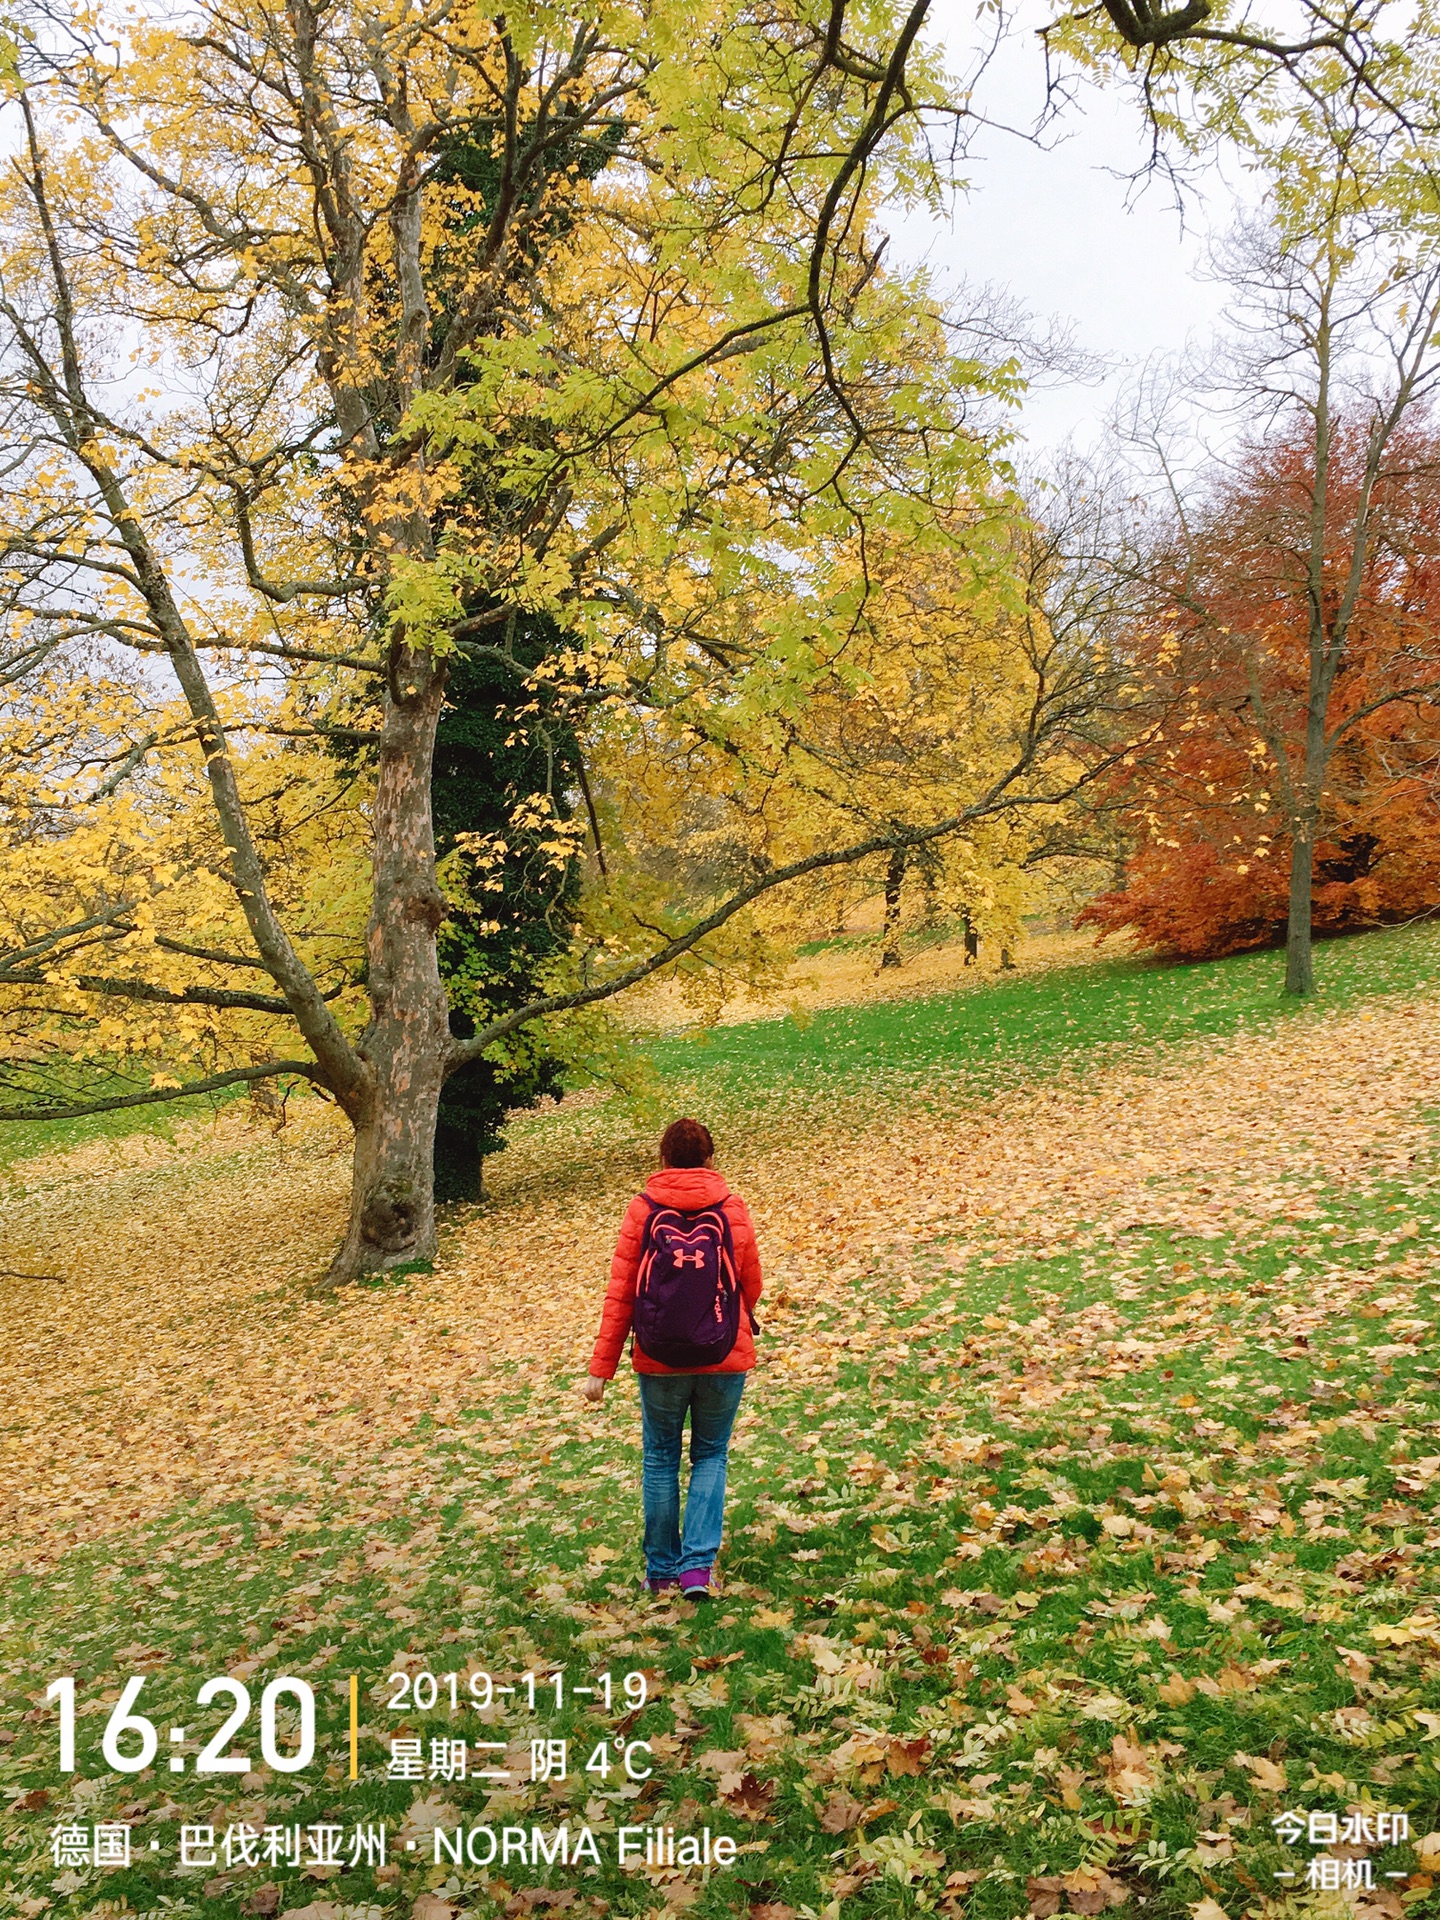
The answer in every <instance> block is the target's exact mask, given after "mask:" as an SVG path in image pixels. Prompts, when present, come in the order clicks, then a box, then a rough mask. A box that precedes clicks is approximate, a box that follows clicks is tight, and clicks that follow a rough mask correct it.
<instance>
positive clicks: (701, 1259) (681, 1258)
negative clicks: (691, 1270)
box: [675, 1247, 705, 1267]
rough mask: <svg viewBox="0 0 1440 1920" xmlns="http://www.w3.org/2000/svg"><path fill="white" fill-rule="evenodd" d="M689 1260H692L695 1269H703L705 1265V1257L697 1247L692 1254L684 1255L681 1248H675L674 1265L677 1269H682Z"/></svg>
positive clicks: (683, 1250)
mask: <svg viewBox="0 0 1440 1920" xmlns="http://www.w3.org/2000/svg"><path fill="white" fill-rule="evenodd" d="M690 1260H693V1261H694V1262H695V1265H696V1266H697V1267H703V1266H704V1264H705V1255H704V1253H703V1252H702V1251H701V1250H700V1248H699V1247H696V1249H695V1251H694V1253H686V1251H685V1249H684V1248H683V1247H677V1248H676V1249H675V1264H676V1266H677V1267H683V1266H684V1265H685V1264H686V1262H687V1261H690Z"/></svg>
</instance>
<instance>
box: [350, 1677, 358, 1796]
mask: <svg viewBox="0 0 1440 1920" xmlns="http://www.w3.org/2000/svg"><path fill="white" fill-rule="evenodd" d="M350 1778H351V1779H352V1780H358V1779H359V1778H360V1676H359V1674H358V1673H352V1674H351V1676H350Z"/></svg>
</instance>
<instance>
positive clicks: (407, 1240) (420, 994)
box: [326, 644, 451, 1287]
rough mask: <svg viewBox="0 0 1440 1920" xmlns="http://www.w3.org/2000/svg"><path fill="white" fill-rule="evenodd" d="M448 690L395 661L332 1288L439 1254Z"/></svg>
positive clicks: (420, 664)
mask: <svg viewBox="0 0 1440 1920" xmlns="http://www.w3.org/2000/svg"><path fill="white" fill-rule="evenodd" d="M444 689H445V673H444V668H443V666H441V664H440V663H439V662H437V661H436V660H435V658H434V656H433V655H431V654H429V653H413V652H411V650H410V649H409V648H408V647H406V646H404V645H403V644H399V645H397V646H396V647H395V648H394V649H393V650H392V656H391V667H390V672H389V676H388V683H387V686H386V693H385V714H384V727H383V731H382V734H381V742H380V753H379V759H378V763H377V769H376V782H375V801H374V856H373V863H374V896H373V900H372V904H371V910H370V924H369V928H368V932H367V936H366V960H367V967H368V984H369V993H370V1023H369V1025H368V1026H367V1027H366V1030H365V1032H364V1034H363V1036H362V1037H361V1040H360V1045H359V1053H360V1056H361V1059H362V1061H363V1063H364V1068H365V1086H364V1092H363V1094H362V1097H361V1101H360V1104H359V1110H358V1112H356V1113H355V1114H354V1115H353V1119H354V1123H355V1160H354V1174H353V1179H352V1185H351V1196H350V1221H349V1226H348V1228H347V1231H346V1234H345V1239H344V1242H343V1244H342V1245H341V1247H340V1250H339V1252H338V1253H337V1254H336V1256H335V1258H334V1260H333V1261H332V1263H331V1266H330V1270H329V1273H328V1274H327V1276H326V1284H327V1285H329V1286H332V1287H334V1286H343V1285H344V1284H345V1283H346V1282H347V1281H350V1280H355V1279H358V1278H359V1277H360V1276H361V1275H362V1274H367V1273H379V1272H384V1271H385V1270H386V1269H388V1268H391V1267H397V1266H402V1265H405V1264H406V1263H408V1262H410V1261H413V1260H428V1259H430V1258H431V1256H432V1255H433V1253H434V1251H435V1182H434V1171H433V1164H432V1161H433V1155H434V1150H435V1117H436V1113H437V1110H438V1108H439V1103H440V1089H441V1087H442V1086H443V1084H444V1081H445V1074H446V1071H447V1068H448V1066H449V1059H450V1047H451V1042H450V1024H449V1008H448V1004H447V1001H446V995H445V989H444V986H443V985H442V983H441V979H440V969H439V965H438V963H437V960H436V935H437V933H438V932H439V928H440V924H441V922H442V921H443V920H444V918H445V914H446V905H445V900H444V896H443V895H442V894H441V892H440V888H439V885H438V884H437V881H436V878H435V835H434V828H433V825H432V820H431V810H430V770H431V762H432V758H433V754H434V747H435V729H436V726H437V724H438V721H439V718H440V708H441V703H442V701H443V698H444Z"/></svg>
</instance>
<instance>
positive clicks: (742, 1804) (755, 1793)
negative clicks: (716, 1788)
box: [720, 1773, 779, 1820]
mask: <svg viewBox="0 0 1440 1920" xmlns="http://www.w3.org/2000/svg"><path fill="white" fill-rule="evenodd" d="M732 1779H734V1781H735V1784H734V1785H733V1787H732V1786H730V1785H729V1782H730V1781H731V1780H732ZM727 1788H728V1791H727ZM778 1791H779V1782H778V1781H776V1780H762V1779H761V1778H760V1776H759V1774H757V1773H744V1774H741V1775H740V1776H739V1778H738V1779H736V1778H735V1776H734V1775H732V1774H726V1775H723V1776H722V1778H721V1781H720V1798H721V1799H722V1800H723V1801H724V1803H725V1805H726V1806H727V1807H728V1808H729V1810H730V1812H731V1813H738V1814H739V1815H740V1817H741V1819H742V1820H763V1819H764V1818H765V1815H766V1814H767V1813H768V1812H769V1811H770V1802H771V1801H772V1800H773V1799H774V1798H775V1795H776V1793H777V1792H778Z"/></svg>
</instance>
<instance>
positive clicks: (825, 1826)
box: [819, 1787, 865, 1833]
mask: <svg viewBox="0 0 1440 1920" xmlns="http://www.w3.org/2000/svg"><path fill="white" fill-rule="evenodd" d="M864 1818H865V1808H864V1806H863V1805H862V1804H861V1802H860V1801H858V1800H857V1799H856V1798H855V1796H854V1794H853V1793H847V1792H846V1790H845V1789H844V1787H837V1788H836V1789H835V1791H834V1792H833V1793H832V1794H831V1795H830V1797H829V1799H828V1800H827V1801H826V1802H825V1804H824V1806H823V1807H821V1809H820V1813H819V1821H820V1831H821V1832H822V1833H848V1832H849V1831H850V1829H851V1828H852V1827H858V1826H859V1824H860V1822H861V1821H862V1820H863V1819H864Z"/></svg>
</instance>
